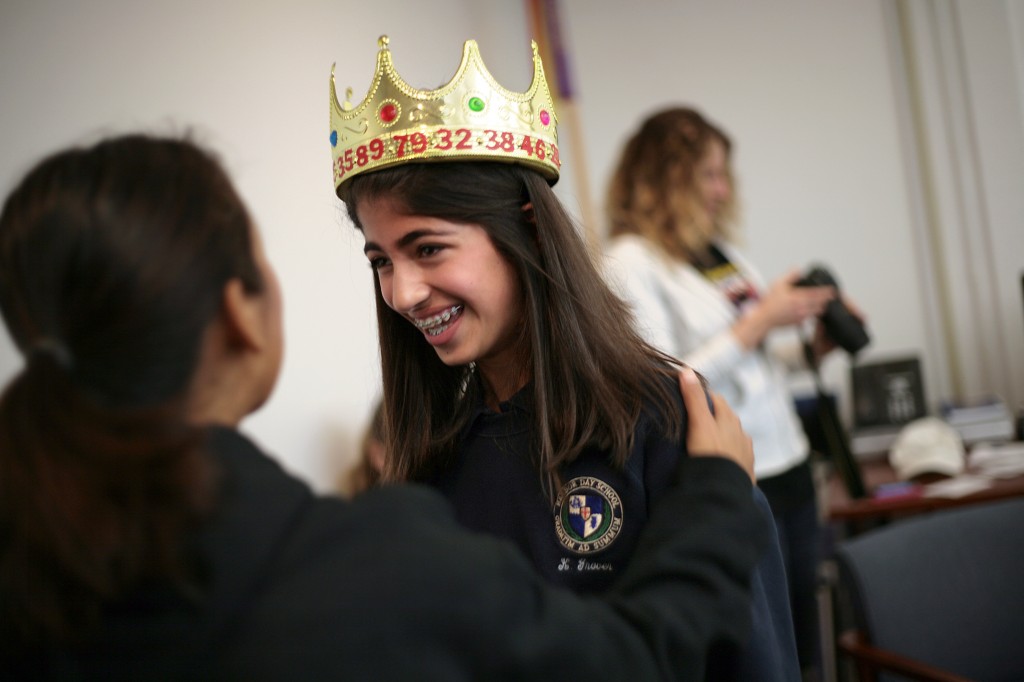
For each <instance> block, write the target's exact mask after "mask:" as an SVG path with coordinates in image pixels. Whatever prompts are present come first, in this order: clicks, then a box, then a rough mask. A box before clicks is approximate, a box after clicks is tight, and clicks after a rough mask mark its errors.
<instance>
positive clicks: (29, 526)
mask: <svg viewBox="0 0 1024 682" xmlns="http://www.w3.org/2000/svg"><path fill="white" fill-rule="evenodd" d="M0 312H2V315H3V319H4V322H5V324H6V326H7V329H8V331H9V333H10V336H11V338H12V339H13V340H14V342H15V344H16V345H17V347H18V348H19V350H20V351H21V352H22V354H23V356H24V359H25V364H24V367H23V368H22V369H21V371H20V372H19V373H18V374H17V375H16V376H15V377H14V378H13V379H12V380H11V381H10V383H9V384H8V385H7V386H6V387H5V389H4V391H3V393H2V394H0V677H3V678H4V679H33V680H46V679H60V680H65V679H104V680H122V679H123V680H129V679H131V680H138V679H188V680H203V679H216V680H222V679H246V680H284V679H294V678H296V677H297V678H308V679H351V680H371V679H373V680H377V679H380V680H397V679H417V680H470V679H476V680H483V679H486V680H520V679H555V678H560V677H568V676H569V675H571V674H583V675H586V677H587V678H588V679H608V680H619V679H699V677H698V676H699V675H700V671H701V661H702V660H703V657H704V653H705V652H706V650H707V649H708V648H709V647H712V646H717V645H718V644H719V643H720V642H722V641H726V642H727V641H731V638H734V637H736V636H739V635H738V634H737V633H742V632H743V631H744V626H745V621H744V615H745V613H746V609H747V604H748V600H749V585H748V581H749V572H750V569H751V567H752V566H753V564H754V562H755V561H756V560H757V557H758V556H759V555H760V553H761V552H762V550H763V546H764V542H765V538H766V536H767V535H766V534H767V528H766V527H765V526H764V525H763V524H762V523H761V519H760V517H759V516H758V512H757V509H756V507H755V506H754V505H753V503H752V502H751V499H750V495H751V492H750V491H751V476H752V472H753V457H752V452H751V450H750V443H749V439H748V438H747V437H746V435H745V433H744V432H743V430H742V428H741V427H740V425H739V422H738V420H736V418H735V415H733V414H732V412H731V411H730V410H729V408H728V406H727V405H725V404H724V403H723V402H721V401H720V400H717V399H716V401H715V403H714V405H715V412H714V414H712V412H711V410H710V409H709V408H708V406H707V404H706V399H705V393H704V390H703V388H702V387H701V386H700V384H699V383H698V382H697V380H696V377H695V376H694V375H693V374H692V373H690V374H687V375H685V376H684V379H683V381H682V384H681V386H680V390H681V391H682V392H683V396H684V400H685V402H686V404H687V406H688V409H689V411H690V415H691V418H690V424H689V429H688V432H687V436H686V437H687V441H688V443H689V445H690V448H691V451H692V452H694V453H695V454H694V456H692V457H690V458H688V459H687V460H686V462H684V463H681V464H680V467H679V469H678V470H677V471H676V472H674V474H673V476H674V479H675V483H674V485H672V486H670V489H669V490H668V491H667V492H666V495H665V500H664V501H663V502H662V504H661V509H659V511H658V512H657V513H656V514H655V515H654V516H652V519H651V521H650V523H649V526H650V531H649V534H647V535H646V536H645V537H644V538H642V539H641V541H642V544H643V547H642V548H641V549H638V551H637V553H636V556H635V561H634V563H633V566H631V568H630V570H628V571H625V572H623V574H622V576H621V579H620V581H619V582H618V583H617V585H616V586H615V587H614V588H613V589H612V590H611V591H610V593H609V595H608V597H607V598H606V599H602V600H593V599H591V600H585V599H580V598H577V597H574V596H573V595H571V594H568V593H565V592H563V591H560V590H557V589H554V588H550V587H548V586H546V585H545V584H544V581H543V580H542V579H541V578H540V577H539V576H537V575H536V573H535V572H534V571H533V569H532V568H531V567H530V566H529V565H528V564H527V563H526V562H525V561H524V560H523V559H522V557H520V556H519V555H518V554H517V552H516V551H515V550H514V549H513V548H511V547H508V546H506V545H505V544H504V543H502V542H500V541H497V540H494V539H491V538H486V537H481V536H478V535H475V534H471V533H468V532H466V531H465V530H464V529H462V528H461V527H460V526H459V525H458V524H457V522H456V520H455V518H454V515H453V513H452V510H451V509H450V507H449V505H448V504H447V503H446V502H445V501H444V499H443V498H442V497H441V496H440V495H438V494H437V493H436V492H435V491H432V490H429V489H426V488H422V487H417V486H412V485H407V486H389V487H387V488H383V489H377V490H371V491H368V492H366V493H363V494H361V495H360V496H359V497H358V499H356V500H355V501H353V502H347V501H345V500H342V499H341V498H339V497H317V496H316V495H314V494H313V493H312V491H311V490H310V488H309V487H308V486H307V485H306V484H304V483H302V482H300V481H298V480H296V479H295V478H293V477H291V476H289V475H288V474H286V473H285V472H284V471H283V469H282V468H281V467H280V466H279V465H278V464H277V463H276V462H275V461H274V460H273V459H272V458H270V457H269V456H267V455H266V454H265V453H263V452H262V451H261V450H260V449H259V447H258V446H257V445H256V444H255V443H254V442H252V441H251V440H249V439H248V438H247V437H246V436H245V435H243V434H242V432H241V431H240V430H239V427H240V424H241V422H242V420H243V419H244V418H245V417H246V416H247V415H249V414H250V413H252V412H253V411H255V410H256V409H258V408H259V407H260V406H261V405H262V404H263V403H264V402H265V401H266V400H267V398H268V397H269V396H270V394H271V392H272V390H273V388H274V385H275V382H276V380H277V376H278V373H279V370H280V366H281V356H282V348H283V332H282V300H281V293H280V289H279V286H278V283H277V279H276V276H275V274H274V271H273V269H272V267H271V266H270V263H269V261H268V260H267V257H266V255H265V254H264V251H263V247H262V245H261V242H260V238H259V233H258V231H257V230H256V229H255V227H254V224H253V221H252V219H251V217H250V215H249V213H248V211H247V210H246V208H245V206H244V205H243V203H242V202H241V200H240V199H239V196H238V194H237V192H236V191H235V189H234V187H233V186H232V183H231V182H230V180H229V179H228V177H227V175H226V174H225V172H224V171H223V169H222V168H221V166H220V164H219V163H218V161H217V160H216V158H215V157H214V156H213V155H212V154H211V153H210V152H207V151H205V150H203V149H202V148H200V147H199V146H197V145H196V144H194V143H192V142H190V141H188V140H184V139H174V138H162V137H153V136H148V135H124V136H118V137H114V138H110V139H105V140H102V141H100V142H98V143H96V144H94V145H92V146H88V147H75V148H71V149H66V150H63V151H60V152H58V153H55V154H54V155H52V156H50V157H48V158H46V159H44V160H43V161H41V162H40V163H39V164H38V165H36V166H35V167H34V168H33V169H32V170H30V171H29V172H28V174H27V175H26V176H25V177H24V178H23V179H22V180H21V181H20V182H19V183H18V184H17V185H16V186H15V187H14V189H13V190H12V191H11V193H10V195H9V196H8V197H7V199H6V201H5V203H4V205H3V209H2V213H0ZM698 455H699V456H698ZM684 517H688V518H691V519H693V520H692V521H691V522H688V523H686V524H680V523H678V519H679V518H684ZM719 532H725V533H726V534H727V536H728V537H727V538H726V539H724V540H723V538H721V537H719V536H718V533H719ZM581 642H586V643H587V645H588V647H590V648H591V651H590V654H589V655H588V657H587V659H586V660H585V661H580V660H578V659H576V658H574V657H567V656H566V655H565V652H566V651H569V650H571V648H572V647H574V646H578V645H579V643H581ZM679 671H683V675H682V677H681V678H680V677H679V675H678V673H679Z"/></svg>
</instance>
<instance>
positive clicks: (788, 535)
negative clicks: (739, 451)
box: [757, 459, 821, 675]
mask: <svg viewBox="0 0 1024 682" xmlns="http://www.w3.org/2000/svg"><path fill="white" fill-rule="evenodd" d="M757 485H758V487H760V488H761V490H762V491H763V492H764V494H765V497H767V498H768V503H769V504H770V505H771V507H772V514H773V515H774V517H775V526H776V528H777V529H778V533H779V544H780V545H781V546H782V559H783V562H784V563H785V566H786V576H787V579H788V582H789V600H790V603H791V605H792V609H793V627H794V629H795V630H796V648H797V655H798V656H799V658H800V667H801V668H802V669H803V671H804V673H805V674H810V675H817V674H820V671H821V642H820V631H819V624H818V620H819V619H818V601H817V586H818V578H817V576H818V563H819V561H820V559H821V526H820V524H819V521H818V503H817V497H816V495H815V491H814V479H813V478H812V476H811V465H810V461H809V459H805V460H804V461H803V462H802V463H801V464H798V465H797V466H795V467H793V468H792V469H789V470H788V471H785V472H783V473H781V474H779V475H777V476H771V477H769V478H764V479H760V480H758V482H757Z"/></svg>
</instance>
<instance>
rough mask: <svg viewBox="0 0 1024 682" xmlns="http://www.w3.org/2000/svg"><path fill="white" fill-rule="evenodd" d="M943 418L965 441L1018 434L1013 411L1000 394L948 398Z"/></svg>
mask: <svg viewBox="0 0 1024 682" xmlns="http://www.w3.org/2000/svg"><path fill="white" fill-rule="evenodd" d="M940 413H941V415H942V418H943V419H944V420H945V421H946V423H947V424H949V425H950V426H952V427H953V428H954V429H956V430H957V432H958V433H959V434H960V437H961V438H963V440H964V444H965V445H970V444H971V443H980V442H982V441H996V442H998V441H1006V440H1012V439H1013V437H1014V423H1013V415H1012V414H1011V413H1010V410H1009V408H1007V407H1006V403H1005V402H1003V400H1002V398H1000V397H999V396H984V397H982V398H979V399H977V400H971V401H955V400H947V401H944V402H943V403H942V405H941V407H940Z"/></svg>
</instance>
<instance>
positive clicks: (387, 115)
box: [380, 103, 398, 123]
mask: <svg viewBox="0 0 1024 682" xmlns="http://www.w3.org/2000/svg"><path fill="white" fill-rule="evenodd" d="M396 118H398V107H396V106H395V105H394V104H390V103H388V104H385V105H384V106H382V107H381V108H380V120H382V121H384V123H391V122H392V121H394V120H395V119H396Z"/></svg>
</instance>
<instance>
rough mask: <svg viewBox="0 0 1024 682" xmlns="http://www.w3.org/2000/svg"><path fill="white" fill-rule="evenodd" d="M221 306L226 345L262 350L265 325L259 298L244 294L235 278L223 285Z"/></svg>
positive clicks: (242, 287)
mask: <svg viewBox="0 0 1024 682" xmlns="http://www.w3.org/2000/svg"><path fill="white" fill-rule="evenodd" d="M221 305H222V313H223V319H224V328H225V330H226V331H227V339H228V343H230V344H232V345H238V346H242V347H244V348H247V349H251V350H259V349H261V348H263V346H264V344H265V343H266V339H265V338H264V337H265V334H264V332H265V328H266V325H264V324H263V311H262V307H261V305H260V298H259V296H252V295H250V294H249V293H248V292H246V290H245V285H244V284H242V280H240V279H238V278H237V277H235V278H232V279H231V280H229V281H228V283H227V284H225V285H224V294H223V300H222V302H221Z"/></svg>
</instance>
